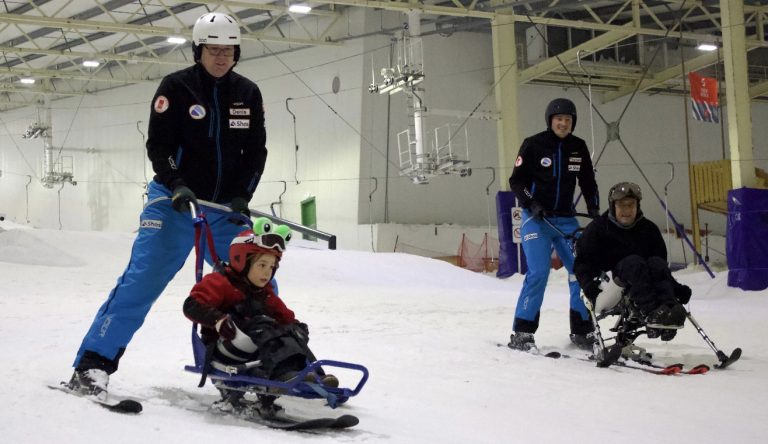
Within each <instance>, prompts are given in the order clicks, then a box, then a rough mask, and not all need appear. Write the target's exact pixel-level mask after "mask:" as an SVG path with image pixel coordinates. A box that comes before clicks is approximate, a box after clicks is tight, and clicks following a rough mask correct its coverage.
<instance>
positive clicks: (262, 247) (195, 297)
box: [184, 218, 339, 411]
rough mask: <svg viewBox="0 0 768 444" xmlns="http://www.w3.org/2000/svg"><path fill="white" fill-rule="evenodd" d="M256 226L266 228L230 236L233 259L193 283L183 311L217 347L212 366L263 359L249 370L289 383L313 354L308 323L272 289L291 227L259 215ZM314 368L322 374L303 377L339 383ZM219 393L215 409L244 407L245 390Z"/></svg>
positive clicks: (214, 349) (219, 366)
mask: <svg viewBox="0 0 768 444" xmlns="http://www.w3.org/2000/svg"><path fill="white" fill-rule="evenodd" d="M255 227H256V231H262V228H261V227H264V228H263V231H266V232H265V233H263V234H256V233H254V231H252V230H245V231H243V232H241V233H240V234H238V235H237V236H236V237H235V238H234V239H233V240H232V243H231V244H230V249H229V258H230V263H229V264H224V266H223V267H222V268H221V269H220V270H218V271H214V272H213V273H210V274H208V275H206V276H205V277H203V279H202V280H201V281H200V282H198V283H197V284H195V286H194V287H193V288H192V291H191V293H190V295H189V297H187V299H186V300H185V301H184V315H185V316H187V318H189V319H190V320H192V321H194V322H197V323H199V324H200V325H201V331H200V332H201V338H202V340H203V343H205V344H206V346H208V347H214V348H213V350H212V351H213V353H212V366H213V367H214V368H220V369H221V368H223V366H226V365H241V364H244V363H246V362H254V361H260V365H257V366H254V367H250V368H249V369H248V371H247V374H249V375H252V376H256V377H261V378H266V379H272V380H277V381H291V380H292V379H293V378H295V377H296V376H297V375H298V373H299V372H300V371H301V370H303V369H304V368H306V366H307V361H308V359H309V360H314V355H313V354H312V352H311V350H310V349H309V348H308V346H307V343H308V342H309V329H308V327H307V324H305V323H303V322H299V321H298V320H296V317H295V316H294V313H293V311H291V310H290V309H289V308H288V307H286V305H285V304H284V303H283V301H282V300H281V299H280V298H279V297H278V296H277V294H275V291H274V289H273V287H272V282H273V281H272V278H273V277H274V275H275V272H276V271H277V268H278V265H279V263H280V258H281V257H282V255H283V252H284V251H285V243H286V238H288V239H290V230H289V229H288V227H285V226H279V227H276V228H275V229H273V228H272V227H271V222H270V221H269V220H268V219H266V218H260V219H258V220H257V223H256V224H255ZM270 230H271V232H270ZM278 231H280V232H282V233H283V235H282V236H281V234H278ZM316 371H317V372H318V374H315V373H314V372H310V373H309V374H307V376H306V378H305V380H306V381H307V382H315V381H316V380H319V381H320V382H322V384H323V385H325V386H327V387H338V385H339V381H338V379H336V377H334V376H333V375H326V374H323V372H322V370H321V369H317V370H316ZM220 391H221V392H222V400H221V401H218V402H217V403H216V404H217V405H215V406H214V407H215V408H218V409H220V410H225V411H232V410H238V409H239V408H240V407H242V404H241V401H242V399H243V395H244V392H242V391H239V390H224V389H220ZM261 398H262V397H260V400H261V401H262V402H266V401H268V403H269V404H270V405H271V404H272V401H274V397H266V399H261ZM270 398H271V399H270Z"/></svg>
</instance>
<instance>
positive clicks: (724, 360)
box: [685, 310, 741, 368]
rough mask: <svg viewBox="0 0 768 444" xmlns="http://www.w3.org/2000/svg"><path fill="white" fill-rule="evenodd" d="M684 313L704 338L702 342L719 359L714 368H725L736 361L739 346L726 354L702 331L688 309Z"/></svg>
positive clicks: (738, 355)
mask: <svg viewBox="0 0 768 444" xmlns="http://www.w3.org/2000/svg"><path fill="white" fill-rule="evenodd" d="M685 315H686V316H687V317H688V320H690V321H691V324H693V326H694V327H696V331H698V332H699V334H700V335H701V337H702V338H703V339H704V342H706V343H707V345H709V347H710V348H712V350H713V351H714V352H715V355H716V356H717V359H718V360H719V361H720V364H717V365H715V368H725V367H727V366H729V365H731V364H733V363H734V362H736V361H737V360H738V359H739V358H740V357H741V348H736V349H734V350H733V352H732V353H731V356H728V355H726V354H725V353H724V352H723V351H722V350H720V349H719V348H717V346H716V345H715V343H714V342H712V340H711V339H709V336H707V334H706V333H705V332H704V329H703V328H701V325H699V323H698V322H696V319H695V318H694V317H693V315H692V314H691V312H690V311H688V310H686V311H685Z"/></svg>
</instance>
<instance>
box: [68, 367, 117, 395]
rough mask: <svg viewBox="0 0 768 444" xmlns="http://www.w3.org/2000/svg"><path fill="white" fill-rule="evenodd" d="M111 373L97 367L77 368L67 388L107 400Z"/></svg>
mask: <svg viewBox="0 0 768 444" xmlns="http://www.w3.org/2000/svg"><path fill="white" fill-rule="evenodd" d="M108 384H109V374H108V373H107V372H105V371H104V370H100V369H97V368H91V369H85V370H77V369H75V372H74V373H73V374H72V378H71V379H70V380H69V383H67V384H66V386H67V388H68V389H70V390H72V391H73V392H77V393H79V394H81V395H84V396H93V397H95V398H96V399H99V400H102V401H106V399H107V395H108V393H107V385H108Z"/></svg>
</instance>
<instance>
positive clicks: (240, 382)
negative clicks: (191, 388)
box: [184, 201, 368, 408]
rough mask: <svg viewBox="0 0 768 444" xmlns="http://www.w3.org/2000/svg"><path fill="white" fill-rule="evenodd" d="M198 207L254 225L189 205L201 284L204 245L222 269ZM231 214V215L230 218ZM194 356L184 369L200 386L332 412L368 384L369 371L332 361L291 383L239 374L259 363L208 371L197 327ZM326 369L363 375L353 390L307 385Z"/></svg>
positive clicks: (312, 367)
mask: <svg viewBox="0 0 768 444" xmlns="http://www.w3.org/2000/svg"><path fill="white" fill-rule="evenodd" d="M199 206H204V207H206V208H207V209H208V210H210V211H213V212H219V213H227V214H229V215H230V216H231V217H232V218H234V219H236V220H241V221H242V222H243V223H244V224H246V225H248V226H251V227H252V226H253V222H252V221H251V219H250V218H249V217H248V216H245V215H243V214H240V213H234V212H232V211H231V210H230V209H229V208H228V207H224V206H221V205H217V204H212V203H208V202H204V201H200V202H199V203H198V204H195V203H194V202H190V213H191V215H192V219H193V221H194V225H195V255H196V264H195V276H196V279H197V281H198V282H199V281H200V280H201V279H202V277H203V276H202V270H203V260H204V257H205V245H206V243H207V244H208V245H209V248H210V249H211V258H212V259H213V262H214V268H216V267H218V266H220V265H221V261H220V259H219V257H218V256H217V255H216V251H215V247H214V244H213V236H212V234H211V231H210V226H209V225H208V221H207V220H206V219H205V214H203V213H202V212H201V211H200V208H199ZM230 213H231V214H230ZM192 352H193V355H194V359H195V364H194V365H187V366H184V370H186V371H188V372H191V373H197V374H200V375H203V380H202V381H201V385H202V384H203V383H204V382H205V378H209V379H211V381H212V382H213V383H214V385H216V386H221V385H223V386H225V387H226V388H228V389H232V390H240V391H244V392H247V393H256V394H272V395H288V396H297V397H300V398H306V399H325V400H326V401H327V402H328V405H329V406H330V407H331V408H336V407H338V406H339V405H341V404H342V403H344V402H346V401H347V400H348V399H349V398H350V397H352V396H355V395H357V394H358V393H360V390H362V388H363V386H364V385H365V383H366V382H367V381H368V369H367V368H365V367H364V366H362V365H359V364H353V363H349V362H342V361H333V360H327V359H324V360H316V361H314V362H310V363H309V364H308V365H307V367H305V368H304V369H303V370H302V371H300V372H299V373H298V374H297V376H296V377H295V378H293V379H292V380H291V381H289V382H282V381H274V380H270V379H265V378H259V377H256V376H251V375H247V374H241V373H239V372H241V371H243V370H247V369H248V368H250V367H255V366H258V364H259V363H258V361H256V362H253V363H245V364H241V365H238V366H223V367H222V366H217V367H219V368H213V367H212V366H211V367H210V368H206V357H207V356H206V355H207V353H206V352H207V349H206V346H205V344H204V343H203V341H202V339H201V338H200V335H199V334H198V328H197V324H196V323H195V324H193V325H192ZM323 366H326V367H337V368H345V369H349V370H356V371H359V372H361V373H362V377H361V378H360V380H359V381H358V383H357V385H356V386H355V388H354V389H351V388H344V387H328V386H325V385H323V384H322V383H321V382H320V381H319V380H318V381H315V382H309V381H305V379H306V376H307V375H308V374H309V373H310V372H313V373H316V372H315V370H317V369H320V368H322V367H323Z"/></svg>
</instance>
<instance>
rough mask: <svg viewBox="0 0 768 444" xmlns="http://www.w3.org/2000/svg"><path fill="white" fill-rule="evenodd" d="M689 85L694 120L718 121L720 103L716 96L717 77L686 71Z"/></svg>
mask: <svg viewBox="0 0 768 444" xmlns="http://www.w3.org/2000/svg"><path fill="white" fill-rule="evenodd" d="M688 81H689V82H690V85H691V111H692V112H693V117H694V118H695V119H696V120H701V121H703V122H710V123H720V103H719V101H718V98H717V79H713V78H711V77H704V76H700V75H698V74H696V73H695V72H690V73H688Z"/></svg>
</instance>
